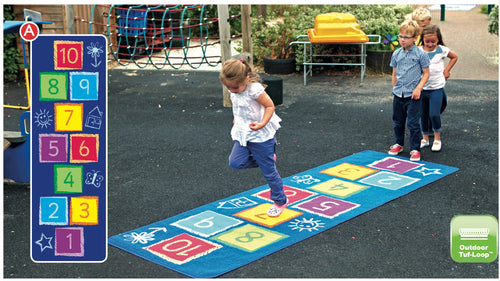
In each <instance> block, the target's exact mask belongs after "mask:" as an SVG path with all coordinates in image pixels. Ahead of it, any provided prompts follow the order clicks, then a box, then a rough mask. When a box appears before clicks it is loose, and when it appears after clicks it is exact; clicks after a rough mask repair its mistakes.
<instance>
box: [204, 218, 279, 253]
mask: <svg viewBox="0 0 500 281" xmlns="http://www.w3.org/2000/svg"><path fill="white" fill-rule="evenodd" d="M287 237H288V235H286V234H283V233H279V232H276V231H272V230H269V229H265V228H262V227H258V226H255V225H251V224H247V225H244V226H242V227H238V228H234V229H231V230H229V231H226V232H224V233H222V234H219V235H217V236H214V237H213V239H214V240H216V241H219V242H221V243H224V244H227V245H230V246H233V247H235V248H238V249H241V250H244V251H247V252H253V251H256V250H258V249H260V248H262V247H265V246H267V245H270V244H273V243H275V242H277V241H279V240H281V239H284V238H287Z"/></svg>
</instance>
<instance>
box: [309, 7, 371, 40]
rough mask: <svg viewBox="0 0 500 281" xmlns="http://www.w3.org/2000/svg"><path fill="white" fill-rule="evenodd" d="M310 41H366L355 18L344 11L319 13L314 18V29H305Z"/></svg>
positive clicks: (366, 38)
mask: <svg viewBox="0 0 500 281" xmlns="http://www.w3.org/2000/svg"><path fill="white" fill-rule="evenodd" d="M307 35H308V36H309V41H310V42H312V43H336V42H339V43H358V42H368V41H369V39H368V36H366V34H365V33H364V32H363V31H362V30H361V28H360V26H359V24H357V23H356V18H355V17H354V16H353V15H351V14H346V13H337V12H333V13H326V14H319V15H317V16H316V18H315V20H314V29H312V28H311V29H309V30H307Z"/></svg>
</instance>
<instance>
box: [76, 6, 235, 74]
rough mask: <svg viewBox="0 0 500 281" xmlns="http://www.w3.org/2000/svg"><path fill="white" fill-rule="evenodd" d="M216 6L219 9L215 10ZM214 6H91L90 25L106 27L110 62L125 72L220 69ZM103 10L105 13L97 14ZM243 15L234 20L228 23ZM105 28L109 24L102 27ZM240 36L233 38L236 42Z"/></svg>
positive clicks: (232, 17) (88, 21)
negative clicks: (149, 68)
mask: <svg viewBox="0 0 500 281" xmlns="http://www.w3.org/2000/svg"><path fill="white" fill-rule="evenodd" d="M214 6H215V5H214ZM214 6H212V5H157V6H151V5H93V6H92V11H91V16H90V19H94V18H95V16H100V17H104V21H103V20H101V21H100V22H97V21H95V22H93V21H92V20H86V19H80V18H78V17H76V20H79V21H81V22H84V23H88V24H89V28H90V33H92V26H93V25H102V26H105V34H104V35H105V36H106V37H107V39H108V44H109V46H108V47H109V48H108V51H109V56H108V57H109V58H110V59H111V60H114V61H116V62H118V63H119V64H120V65H122V66H126V65H129V64H131V63H134V64H135V65H137V66H138V67H139V68H145V67H147V66H148V65H152V66H153V67H154V68H156V69H162V68H165V67H166V66H170V67H172V68H174V69H179V68H181V67H183V66H184V65H188V66H189V67H191V68H193V69H197V68H199V67H200V66H202V65H203V64H206V65H209V66H213V67H215V66H217V65H218V64H219V63H221V53H220V49H219V47H218V46H217V45H218V44H220V43H221V42H220V38H219V32H218V21H219V19H218V18H217V15H216V11H217V9H214ZM97 7H99V8H100V9H99V11H102V10H103V8H104V10H105V12H102V13H101V14H97V13H99V12H97V9H96V8H97ZM239 16H240V14H236V15H230V17H229V21H232V20H234V19H236V18H238V17H239ZM104 22H105V23H104ZM240 36H241V34H238V35H232V36H231V37H232V38H235V37H240Z"/></svg>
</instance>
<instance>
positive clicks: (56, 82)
mask: <svg viewBox="0 0 500 281" xmlns="http://www.w3.org/2000/svg"><path fill="white" fill-rule="evenodd" d="M67 98H68V73H65V72H40V97H39V99H40V101H58V100H66V99H67Z"/></svg>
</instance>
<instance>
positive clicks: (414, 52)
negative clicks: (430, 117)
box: [389, 21, 430, 161]
mask: <svg viewBox="0 0 500 281" xmlns="http://www.w3.org/2000/svg"><path fill="white" fill-rule="evenodd" d="M419 35H420V27H419V26H418V24H417V22H415V21H405V22H404V23H403V24H401V26H400V27H399V35H398V37H399V43H400V44H401V48H399V49H398V50H396V51H395V52H394V53H393V54H392V58H391V64H390V66H391V67H392V87H393V89H392V94H393V100H392V120H393V122H394V139H395V144H394V145H392V146H391V148H390V150H389V154H390V155H398V154H399V153H400V152H402V151H403V145H404V137H405V123H406V122H407V126H408V130H409V131H410V160H412V161H419V160H420V139H421V138H422V136H421V134H422V133H421V131H420V112H421V105H420V93H421V92H422V89H423V87H424V85H425V83H426V82H427V80H428V79H429V65H430V60H429V56H428V55H427V54H426V53H425V52H424V51H422V50H421V49H419V48H418V47H417V46H415V42H416V40H417V39H418V36H419Z"/></svg>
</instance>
